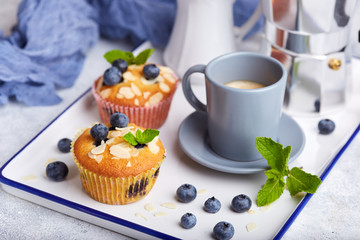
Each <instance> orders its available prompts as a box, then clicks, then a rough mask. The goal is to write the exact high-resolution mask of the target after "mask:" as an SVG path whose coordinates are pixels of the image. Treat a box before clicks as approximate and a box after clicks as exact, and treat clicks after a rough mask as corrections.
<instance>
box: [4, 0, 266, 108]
mask: <svg viewBox="0 0 360 240" xmlns="http://www.w3.org/2000/svg"><path fill="white" fill-rule="evenodd" d="M256 4H257V1H253V0H237V1H236V3H235V4H234V24H235V25H236V26H241V24H243V22H245V21H246V20H247V18H248V17H249V15H251V13H252V12H253V11H254V9H255V7H256ZM155 6H156V7H155ZM175 16H176V0H151V1H149V0H61V1H59V0H23V2H22V3H21V4H20V6H19V9H18V25H17V26H16V28H15V29H14V30H13V32H12V34H11V35H10V36H9V37H6V38H5V37H3V36H2V35H1V32H0V105H3V104H6V103H7V102H8V101H9V99H12V100H15V101H19V102H23V103H25V104H26V105H29V106H39V105H54V104H57V103H59V102H60V101H61V98H60V97H59V96H58V95H57V94H56V90H57V89H59V88H68V87H71V86H73V84H74V82H75V80H76V79H77V77H78V76H79V74H80V71H81V69H82V66H83V63H84V60H85V57H86V56H85V51H86V50H87V49H89V48H91V47H92V46H93V45H94V44H95V43H96V42H97V40H98V39H99V35H100V34H101V35H102V36H103V37H105V38H109V39H127V40H129V41H130V42H131V43H132V44H133V45H134V46H136V45H138V44H140V43H141V42H143V41H144V40H148V41H150V42H152V43H153V44H154V45H155V46H157V47H159V48H164V47H165V46H166V44H167V41H168V39H169V37H170V34H171V29H172V26H173V24H174V20H175ZM261 27H262V21H259V22H258V24H257V25H256V26H255V27H254V28H253V30H252V31H251V33H249V34H250V35H251V34H252V33H254V32H256V31H257V30H259V29H260V28H261ZM249 34H248V36H249Z"/></svg>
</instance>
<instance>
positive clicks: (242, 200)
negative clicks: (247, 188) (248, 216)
mask: <svg viewBox="0 0 360 240" xmlns="http://www.w3.org/2000/svg"><path fill="white" fill-rule="evenodd" d="M251 204H252V202H251V199H250V198H249V197H248V196H247V195H245V194H240V195H237V196H235V197H234V198H233V199H232V201H231V207H232V209H233V210H234V211H235V212H239V213H243V212H246V211H247V210H249V209H250V208H251Z"/></svg>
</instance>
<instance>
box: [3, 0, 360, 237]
mask: <svg viewBox="0 0 360 240" xmlns="http://www.w3.org/2000/svg"><path fill="white" fill-rule="evenodd" d="M1 1H2V2H3V0H1ZM104 43H105V44H109V47H111V48H112V47H118V48H120V49H128V50H130V49H131V48H132V46H130V45H129V44H128V43H126V42H117V43H114V42H106V41H105V42H104ZM90 51H93V52H91V54H94V55H98V57H99V59H100V58H102V54H103V53H100V52H94V51H96V49H92V50H90ZM86 64H90V65H91V64H94V63H91V62H88V61H87V63H86ZM102 64H104V63H102ZM101 69H102V68H97V69H93V70H92V71H90V72H88V71H85V69H84V70H83V72H82V74H85V75H86V76H87V77H83V78H79V80H78V81H76V83H75V85H74V86H73V87H72V88H69V89H63V90H59V95H60V96H61V97H62V98H63V101H62V102H61V103H60V104H58V105H55V106H50V107H27V106H24V105H23V104H18V103H9V104H7V105H4V106H1V107H0V127H1V137H0V153H1V154H0V166H2V165H3V164H5V163H6V161H8V160H9V159H10V158H11V157H12V156H13V155H14V154H15V153H16V152H18V151H19V150H20V149H21V148H22V147H23V146H24V145H25V144H26V143H28V142H29V141H30V140H31V139H32V138H33V137H34V136H35V135H36V134H37V133H38V132H39V131H41V130H42V129H43V128H44V127H45V126H46V125H47V124H48V123H49V122H50V121H51V120H53V119H54V118H55V117H56V116H57V115H58V114H59V113H60V112H61V111H63V110H64V109H65V108H66V107H67V106H68V105H69V104H70V103H72V102H73V101H74V100H75V99H76V98H77V97H78V96H79V95H80V94H82V93H83V92H84V91H85V90H86V89H88V88H89V86H90V85H91V82H92V81H93V79H94V77H95V76H98V75H99V74H101ZM87 70H89V69H87ZM359 135H360V134H358V135H357V136H356V137H355V139H354V140H353V142H352V143H351V145H350V146H349V147H348V149H347V150H346V151H345V153H344V154H343V155H342V156H341V158H340V159H339V161H338V163H337V164H336V165H335V167H334V168H333V170H332V171H331V172H330V173H329V175H328V176H327V178H326V180H325V181H324V182H323V184H322V185H321V186H320V188H319V189H318V191H317V193H316V194H314V195H313V197H312V198H311V200H310V201H309V203H308V204H307V205H306V207H305V208H304V209H303V211H302V212H301V213H300V214H299V216H298V217H297V218H296V220H295V222H294V223H293V224H292V225H291V227H290V228H289V230H288V231H287V232H286V233H285V235H284V238H283V239H359V236H360V228H359V227H358V224H359V223H360V201H359V200H358V196H360V187H359V184H358V182H359V181H360V174H359V172H358V169H360V136H359ZM0 239H12V240H13V239H103V240H105V239H130V238H128V237H126V236H123V235H121V234H118V233H115V232H112V231H109V230H107V229H104V228H101V227H98V226H95V225H93V224H91V223H87V222H84V221H81V220H78V219H75V218H73V217H69V216H66V215H64V214H62V213H58V212H55V211H53V210H50V209H47V208H44V207H42V206H39V205H37V204H34V203H31V202H28V201H26V200H23V199H20V198H18V197H15V196H13V195H11V194H8V193H7V192H5V191H3V190H2V189H1V188H0Z"/></svg>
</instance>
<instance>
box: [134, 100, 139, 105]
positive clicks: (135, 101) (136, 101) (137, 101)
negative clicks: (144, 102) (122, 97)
mask: <svg viewBox="0 0 360 240" xmlns="http://www.w3.org/2000/svg"><path fill="white" fill-rule="evenodd" d="M134 104H135V106H139V105H140V102H139V99H137V98H135V100H134Z"/></svg>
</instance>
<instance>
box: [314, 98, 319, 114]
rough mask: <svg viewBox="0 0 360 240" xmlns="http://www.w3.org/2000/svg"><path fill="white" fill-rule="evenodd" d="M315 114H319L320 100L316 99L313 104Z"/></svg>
mask: <svg viewBox="0 0 360 240" xmlns="http://www.w3.org/2000/svg"><path fill="white" fill-rule="evenodd" d="M314 107H315V112H320V99H316V100H315V102H314Z"/></svg>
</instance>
